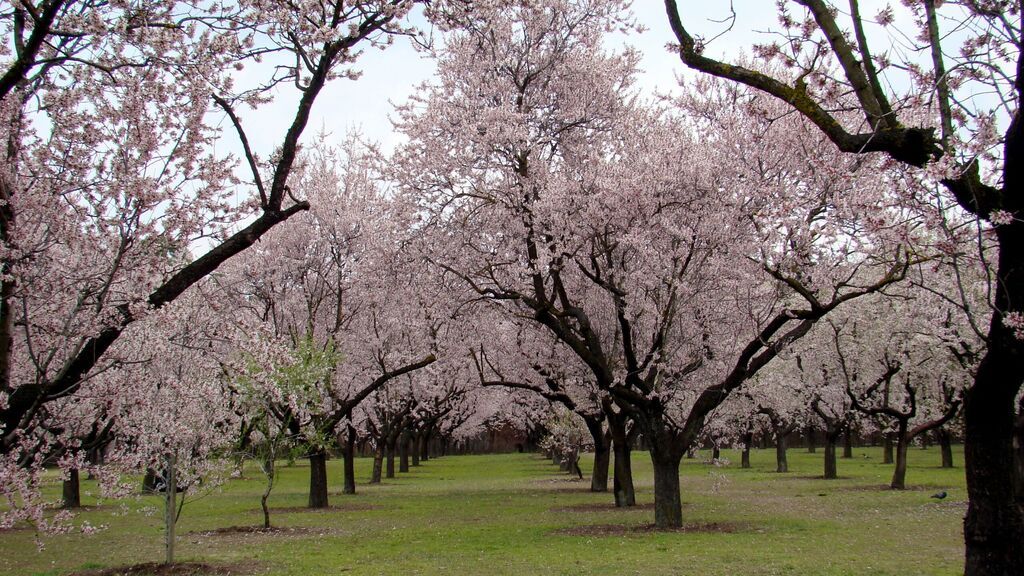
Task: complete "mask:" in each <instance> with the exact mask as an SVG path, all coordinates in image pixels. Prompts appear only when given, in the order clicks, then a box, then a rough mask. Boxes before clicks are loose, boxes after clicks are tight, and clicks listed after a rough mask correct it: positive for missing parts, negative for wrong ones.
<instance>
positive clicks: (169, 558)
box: [164, 456, 178, 564]
mask: <svg viewBox="0 0 1024 576" xmlns="http://www.w3.org/2000/svg"><path fill="white" fill-rule="evenodd" d="M176 467H177V462H176V459H175V457H174V456H168V457H167V466H166V472H164V474H166V475H167V478H166V480H167V482H166V484H165V485H164V488H165V490H164V549H165V551H166V553H167V555H166V557H165V559H164V563H165V564H173V563H174V525H175V524H177V522H178V502H177V499H178V474H177V471H176V470H175V468H176Z"/></svg>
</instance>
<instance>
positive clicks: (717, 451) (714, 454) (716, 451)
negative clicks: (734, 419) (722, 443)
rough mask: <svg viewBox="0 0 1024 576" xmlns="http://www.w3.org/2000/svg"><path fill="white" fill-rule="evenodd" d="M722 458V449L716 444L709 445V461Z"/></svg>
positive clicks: (716, 460)
mask: <svg viewBox="0 0 1024 576" xmlns="http://www.w3.org/2000/svg"><path fill="white" fill-rule="evenodd" d="M721 458H722V450H721V448H719V447H718V445H717V444H715V445H714V446H712V447H711V462H718V461H719V460H720V459H721Z"/></svg>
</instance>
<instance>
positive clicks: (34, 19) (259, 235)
mask: <svg viewBox="0 0 1024 576" xmlns="http://www.w3.org/2000/svg"><path fill="white" fill-rule="evenodd" d="M416 4H417V3H416V2H412V1H408V0H395V1H390V2H389V1H382V0H373V1H360V2H337V1H330V0H328V1H312V2H288V3H278V2H273V1H271V2H263V1H260V2H249V1H240V2H236V3H229V4H218V5H210V6H195V5H186V4H178V3H175V2H156V3H148V4H147V5H146V6H135V5H129V4H109V3H101V2H92V1H90V0H39V1H38V2H36V3H31V2H28V3H26V2H17V3H9V4H8V5H6V6H5V8H4V10H3V11H2V13H0V22H2V23H3V26H4V31H5V33H6V34H7V37H8V42H7V44H5V49H4V52H2V53H0V58H2V59H3V66H4V68H3V75H2V78H0V103H2V105H0V119H2V122H0V126H2V127H3V128H2V129H3V131H4V142H5V143H6V146H5V155H6V163H5V165H4V167H3V169H2V174H0V195H2V200H3V202H2V204H0V240H2V242H3V252H2V253H0V268H2V274H0V425H2V429H0V434H2V437H0V490H2V492H3V494H4V495H5V497H6V498H7V501H8V510H7V511H6V512H5V513H4V516H3V520H2V523H3V524H4V525H9V524H10V523H12V522H15V521H18V520H20V519H26V518H31V519H32V520H33V521H35V522H36V523H37V524H38V525H39V526H41V527H51V528H53V527H55V526H64V525H65V524H64V523H63V520H64V519H63V518H62V519H59V520H58V521H57V522H56V523H54V522H53V519H52V518H50V517H48V516H47V515H45V514H44V512H43V507H42V500H41V497H40V495H39V490H38V489H39V484H40V481H41V475H42V471H43V469H44V466H45V465H47V464H50V463H59V464H60V466H61V468H62V469H64V470H65V471H66V473H67V474H68V478H69V480H73V479H74V478H76V477H77V472H76V471H77V470H81V469H86V468H92V469H94V470H95V471H96V472H98V473H99V472H102V471H108V472H110V471H140V470H145V469H147V468H148V469H151V470H154V471H158V470H174V471H175V474H176V475H177V478H176V479H175V482H172V484H174V483H176V484H180V485H182V486H188V485H196V484H197V482H196V479H197V478H199V477H200V476H208V475H209V474H210V471H211V469H212V468H214V467H216V465H217V463H218V462H219V461H221V460H222V459H224V457H225V456H227V455H230V454H238V453H244V454H247V455H248V456H249V457H252V458H254V459H256V460H257V461H259V462H260V463H261V466H262V469H263V470H264V472H265V473H266V474H267V492H266V496H265V497H264V510H265V522H266V523H267V524H268V525H269V521H270V520H269V514H268V513H267V507H266V499H267V497H268V496H269V494H270V491H271V489H272V487H273V478H274V462H275V461H276V459H277V458H278V456H279V455H280V454H281V453H282V451H283V450H286V449H289V447H293V446H301V447H302V450H303V451H304V452H305V455H306V456H308V457H309V459H310V463H311V480H310V505H311V506H325V505H326V504H327V493H326V486H327V480H326V467H325V465H324V462H325V458H326V455H327V452H328V450H330V449H332V448H334V447H337V448H339V449H341V451H342V452H343V453H344V454H345V456H346V458H347V460H348V463H349V464H350V463H351V457H352V454H353V446H354V444H355V443H357V441H358V438H360V437H362V438H371V439H372V444H373V449H374V451H375V454H376V456H375V458H376V461H375V472H374V477H375V478H379V477H380V474H381V468H382V467H384V463H385V462H388V463H390V462H393V457H394V454H395V453H396V451H401V450H402V448H401V447H408V446H410V445H411V444H412V443H413V442H416V443H418V445H419V446H421V447H422V446H425V445H427V444H428V443H429V441H430V439H431V438H432V437H435V436H438V435H441V436H446V437H448V436H451V435H452V434H475V433H476V432H478V431H479V430H481V429H482V427H483V426H484V425H485V424H486V423H488V422H491V423H493V422H496V421H499V420H500V421H504V422H512V423H517V424H518V425H520V426H523V427H526V426H532V425H534V424H533V423H537V422H542V421H545V420H546V419H548V418H549V417H550V414H551V413H552V409H553V408H552V407H553V406H554V407H557V408H555V410H557V413H558V414H560V416H558V417H557V418H556V419H555V420H548V423H549V426H548V427H549V428H551V429H558V428H564V430H565V431H566V434H567V435H568V436H569V437H570V441H568V442H566V443H562V444H564V445H565V446H578V445H579V443H580V442H579V440H580V437H581V432H582V430H583V429H585V430H586V434H587V436H589V438H590V439H589V443H590V444H592V446H593V449H594V451H595V469H594V474H593V477H592V480H591V486H592V489H593V490H595V491H606V490H608V481H609V476H611V479H612V492H613V493H614V497H615V501H616V503H617V504H619V505H624V506H628V505H632V504H633V503H635V497H634V495H633V488H632V480H631V477H630V474H629V469H630V451H631V447H632V446H633V445H634V443H635V442H636V441H637V438H638V437H642V439H643V444H644V445H645V446H646V447H647V448H648V451H649V452H650V457H651V459H652V462H653V464H654V469H655V523H656V524H657V525H658V526H659V527H674V526H679V525H681V524H682V522H683V516H682V511H681V505H680V485H679V474H678V470H679V465H680V460H681V459H682V458H683V457H684V455H685V454H687V453H688V452H690V451H691V450H693V449H694V448H695V447H696V446H697V445H698V443H701V442H705V441H710V442H711V443H713V444H715V445H724V444H725V443H740V444H743V445H746V446H749V445H750V443H751V438H752V434H753V428H754V426H755V424H756V423H757V422H767V423H768V425H769V426H770V427H771V428H772V429H773V433H774V435H775V437H776V438H778V439H780V441H782V440H784V438H785V437H786V431H787V430H790V429H792V427H794V426H797V425H799V423H800V422H806V421H808V419H814V421H816V422H817V423H818V424H817V426H818V427H820V428H821V429H822V430H823V431H824V435H825V440H826V442H825V445H826V455H827V456H830V457H827V458H826V470H825V475H826V476H834V475H835V473H836V470H835V445H836V441H837V439H838V438H839V436H840V435H841V434H843V433H844V432H845V431H847V430H849V428H850V427H851V426H853V425H854V424H856V425H858V426H859V427H861V428H862V429H870V428H872V427H874V428H877V429H878V430H880V431H883V432H885V433H886V434H889V435H890V436H891V437H892V439H893V440H894V441H895V444H896V460H897V466H896V473H895V475H894V478H893V481H892V486H893V488H902V487H903V485H904V482H905V478H904V477H905V471H906V467H905V461H906V460H905V456H906V450H907V447H908V446H909V444H910V443H911V442H912V441H913V440H914V438H916V437H919V436H921V435H923V434H926V433H928V432H930V431H932V430H941V431H943V433H949V432H950V428H949V427H950V426H951V425H952V423H953V422H955V421H956V420H955V418H956V416H957V414H958V412H959V410H960V407H961V404H962V405H963V434H964V437H965V446H966V470H967V477H968V491H969V495H970V507H969V510H968V515H967V520H966V523H965V538H966V544H967V555H966V557H967V561H966V571H967V573H968V574H971V575H972V576H974V575H978V574H1015V573H1017V572H1018V571H1019V569H1020V567H1021V566H1024V557H1022V554H1024V551H1022V550H1024V549H1022V548H1021V547H1020V546H1019V545H1018V544H1019V542H1020V541H1021V540H1022V538H1024V505H1022V501H1024V500H1022V499H1024V449H1022V446H1024V417H1022V414H1024V406H1022V405H1021V400H1020V387H1021V383H1022V376H1021V371H1020V367H1021V366H1024V363H1022V362H1021V347H1022V340H1024V316H1022V314H1024V311H1022V307H1021V304H1020V302H1019V299H1020V296H1019V295H1020V294H1021V289H1022V283H1024V264H1022V261H1021V256H1020V254H1019V252H1020V245H1021V243H1022V242H1021V238H1020V236H1021V231H1022V230H1024V224H1022V221H1021V217H1022V214H1024V212H1022V210H1021V206H1020V202H1021V196H1020V192H1019V190H1018V188H1019V186H1020V184H1019V183H1018V181H1017V179H1018V178H1019V176H1018V175H1017V172H1016V171H1017V170H1019V168H1018V167H1019V166H1020V165H1021V163H1020V162H1018V161H1017V159H1016V155H1018V154H1019V151H1018V147H1019V131H1020V130H1021V128H1020V122H1019V119H1018V102H1019V99H1020V92H1021V91H1022V90H1024V83H1022V82H1024V81H1021V80H1020V68H1021V66H1022V65H1021V64H1019V62H1021V61H1024V60H1021V58H1022V56H1021V51H1020V41H1021V20H1020V19H1021V11H1020V6H1019V2H1010V1H975V0H970V1H965V2H945V3H941V5H938V4H939V3H935V2H932V1H930V0H925V1H923V2H920V3H916V2H915V3H905V6H904V7H903V8H901V10H900V11H899V12H897V11H896V10H894V9H892V8H888V7H887V8H885V9H883V10H881V11H880V12H878V13H877V14H875V15H871V16H864V15H862V14H861V11H860V7H859V5H858V2H857V1H856V0H851V1H850V2H849V5H848V6H847V5H845V4H844V5H843V6H838V5H834V4H833V3H830V2H826V1H824V0H795V1H794V2H779V3H777V7H778V15H779V19H778V24H777V26H778V27H779V28H778V30H777V34H775V35H774V36H771V37H770V39H769V42H767V43H764V44H753V45H752V53H751V54H748V55H738V56H730V55H726V56H723V57H722V59H718V58H717V57H713V56H712V48H713V46H714V41H713V40H708V39H707V38H712V39H714V38H719V37H720V36H721V35H722V34H725V35H728V34H736V33H738V32H737V31H736V30H735V29H734V28H735V23H736V14H735V13H733V15H732V18H731V19H727V20H726V21H725V22H724V30H717V31H715V33H714V34H708V35H707V36H704V37H702V36H700V35H698V34H697V33H696V32H695V31H694V28H693V27H694V26H700V25H701V24H700V23H695V22H690V21H689V20H690V19H689V18H688V16H687V12H686V9H685V6H679V5H677V3H676V2H675V1H673V0H666V2H665V7H666V9H667V19H666V24H667V27H668V28H669V29H671V31H672V33H673V34H674V36H675V40H676V44H675V45H674V46H673V50H676V51H678V54H679V56H680V59H681V62H682V64H683V65H685V67H687V68H690V69H693V70H695V71H696V73H693V74H689V75H686V76H685V77H684V80H683V81H682V82H681V85H680V87H679V89H678V90H676V91H674V92H672V93H671V94H669V95H663V96H660V97H653V96H652V95H649V94H644V93H643V92H642V90H641V87H640V86H639V84H638V76H639V72H640V70H639V69H638V66H639V61H640V55H639V54H638V53H636V52H635V51H634V50H632V49H630V48H624V47H614V46H612V44H613V42H612V40H611V39H612V37H613V36H612V34H616V35H627V37H628V35H630V34H633V33H635V32H636V31H637V28H638V27H637V26H636V24H635V22H634V20H633V17H632V15H631V14H630V12H629V4H628V2H626V1H624V0H544V1H531V2H525V1H523V2H513V3H507V2H492V1H486V0H480V1H466V0H450V1H442V2H431V3H428V4H425V5H424V7H423V16H424V17H425V18H427V19H428V20H429V21H430V22H431V24H432V25H433V26H435V27H436V29H437V30H438V34H439V36H438V37H427V36H423V35H421V34H420V33H419V32H418V31H417V30H415V29H414V28H412V27H411V26H410V25H409V24H408V20H407V15H408V14H409V13H410V11H411V10H413V9H414V7H415V5H416ZM915 28H916V29H917V30H918V31H919V34H917V35H915V36H911V35H908V34H907V32H906V31H907V30H914V29H915ZM718 32H721V34H718ZM403 36H412V37H416V38H417V39H418V40H419V42H418V44H419V45H420V46H421V49H422V50H423V51H424V52H425V53H426V54H427V55H429V56H430V57H432V58H433V59H434V60H435V62H436V64H437V73H436V75H435V78H434V79H433V80H431V81H429V82H427V83H426V84H425V85H423V86H422V87H421V88H420V90H419V91H418V92H417V94H416V95H415V96H413V97H412V98H411V99H410V100H409V101H408V102H406V103H404V104H400V105H399V106H398V107H397V109H396V118H395V129H396V130H397V131H398V132H399V133H400V134H401V136H402V137H403V138H402V143H401V144H400V145H399V146H398V147H397V148H396V149H395V150H393V151H382V150H379V149H377V148H376V147H375V146H374V145H372V144H370V143H365V142H362V141H360V139H359V138H357V137H350V138H347V139H346V140H344V141H343V142H342V143H341V144H340V145H339V146H338V147H332V146H330V145H328V144H326V143H323V142H321V143H318V144H315V145H312V146H311V145H308V144H307V145H306V146H305V147H303V146H300V141H302V139H303V134H304V132H305V128H306V124H307V122H308V119H309V115H310V111H311V109H312V106H313V105H314V103H315V102H316V100H317V97H318V95H319V94H320V92H321V90H322V89H323V87H324V86H325V85H326V84H327V83H328V82H330V81H334V80H339V79H341V78H347V79H349V80H355V79H356V77H357V76H358V73H357V72H356V70H355V68H354V66H355V64H356V59H357V57H358V55H359V53H360V51H361V50H362V49H364V48H385V47H386V46H387V45H389V44H390V43H391V42H392V41H393V40H394V39H395V38H399V37H403ZM869 43H870V45H871V46H874V50H872V49H871V48H869ZM878 46H881V47H882V48H881V49H879V48H878ZM681 68H682V67H681ZM349 86H351V87H352V89H354V90H358V83H354V84H350V85H349ZM286 91H290V92H293V94H292V96H293V97H294V101H295V104H294V108H293V113H294V117H293V119H292V121H291V123H290V125H289V127H288V129H287V131H286V133H285V135H284V136H283V138H282V139H281V141H280V142H279V144H278V146H277V147H276V148H275V150H274V151H273V153H272V154H269V155H267V154H263V155H261V154H258V153H257V152H255V151H254V150H253V149H252V148H251V146H250V138H249V136H248V133H247V124H246V121H245V116H246V114H248V113H249V112H252V111H253V110H257V111H258V110H259V109H261V108H262V107H264V106H266V105H267V104H268V103H269V102H270V101H271V100H272V99H273V98H274V97H275V96H280V95H281V94H283V93H285V92H286ZM228 135H230V136H231V137H232V138H233V139H235V140H236V141H237V143H238V145H237V149H238V150H239V151H240V152H239V154H238V157H237V158H236V157H235V156H233V155H230V154H225V153H223V151H222V150H220V149H219V148H218V146H217V144H218V142H219V139H221V138H225V137H227V136H228ZM324 139H325V138H324V137H322V138H320V140H324ZM306 140H307V141H308V140H309V137H307V138H306ZM236 160H237V161H236ZM242 174H244V177H243V176H240V175H242ZM197 254H202V255H198V256H197ZM574 419H578V420H574ZM573 422H575V423H576V424H572V423H573ZM528 423H529V424H528ZM579 423H582V428H579V426H578V424H579ZM556 436H557V435H556ZM406 450H408V448H406ZM413 453H414V454H422V448H419V449H416V450H413ZM612 455H614V458H612ZM613 462H614V464H612V463H613ZM829 462H831V464H829ZM901 462H902V464H901ZM101 463H102V464H103V465H102V466H100V464H101ZM392 466H393V465H392V464H388V469H389V471H390V470H391V469H392ZM610 467H612V468H613V470H612V472H611V474H609V468H610ZM347 468H348V470H351V467H350V466H347ZM116 478H117V475H116V473H114V474H110V475H109V482H108V484H109V486H108V488H109V489H110V490H111V491H116V486H115V485H116V483H117V482H116ZM347 480H352V479H351V475H350V474H349V475H348V478H347ZM347 484H350V486H351V487H352V489H354V482H351V483H347ZM1007 486H1009V487H1011V489H1009V490H1008V489H1007ZM169 492H170V493H172V494H173V493H174V490H170V491H169Z"/></svg>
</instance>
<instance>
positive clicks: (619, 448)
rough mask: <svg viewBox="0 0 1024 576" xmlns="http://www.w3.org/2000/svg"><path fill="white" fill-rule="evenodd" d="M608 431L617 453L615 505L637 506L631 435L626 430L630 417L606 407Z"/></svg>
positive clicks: (613, 481)
mask: <svg viewBox="0 0 1024 576" xmlns="http://www.w3.org/2000/svg"><path fill="white" fill-rule="evenodd" d="M605 412H606V415H607V418H608V432H609V433H610V434H611V437H612V450H613V451H614V453H615V476H614V478H613V480H612V490H613V491H614V492H615V506H617V507H620V508H621V507H625V506H636V491H635V490H634V488H633V464H632V462H631V459H630V458H631V454H630V452H631V451H632V450H631V447H630V446H631V445H630V437H629V434H628V433H627V431H626V423H627V421H628V418H627V417H626V416H625V415H624V414H621V413H617V412H615V411H614V410H612V409H610V408H608V407H606V410H605Z"/></svg>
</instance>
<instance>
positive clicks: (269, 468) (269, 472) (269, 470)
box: [260, 456, 274, 530]
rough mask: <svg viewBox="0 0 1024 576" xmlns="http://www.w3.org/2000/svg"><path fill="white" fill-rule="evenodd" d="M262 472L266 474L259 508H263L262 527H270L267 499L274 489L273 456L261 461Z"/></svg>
mask: <svg viewBox="0 0 1024 576" xmlns="http://www.w3.org/2000/svg"><path fill="white" fill-rule="evenodd" d="M263 474H264V475H266V478H267V485H266V487H265V488H264V489H263V494H262V495H261V496H260V508H262V509H263V527H264V528H266V529H268V530H269V529H270V507H269V506H267V500H269V499H270V491H271V490H273V489H274V457H273V456H271V457H269V458H267V459H266V461H265V462H263Z"/></svg>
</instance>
